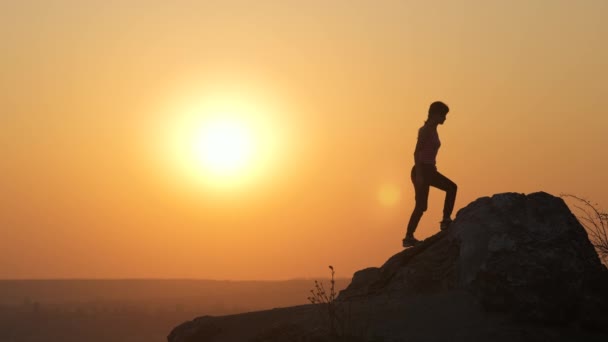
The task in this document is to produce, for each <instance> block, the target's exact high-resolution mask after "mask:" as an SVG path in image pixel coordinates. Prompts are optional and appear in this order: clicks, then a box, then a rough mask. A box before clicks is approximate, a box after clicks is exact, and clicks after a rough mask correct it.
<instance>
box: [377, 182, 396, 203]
mask: <svg viewBox="0 0 608 342" xmlns="http://www.w3.org/2000/svg"><path fill="white" fill-rule="evenodd" d="M378 200H379V201H380V203H382V205H384V206H387V207H392V206H394V205H395V204H397V203H398V202H399V201H400V200H401V191H400V190H399V188H398V187H397V186H396V185H393V184H384V185H382V186H381V187H380V189H378Z"/></svg>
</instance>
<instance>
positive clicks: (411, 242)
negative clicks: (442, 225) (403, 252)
mask: <svg viewBox="0 0 608 342" xmlns="http://www.w3.org/2000/svg"><path fill="white" fill-rule="evenodd" d="M419 243H420V241H419V240H417V239H416V238H415V237H413V236H408V237H406V238H405V239H403V247H413V246H416V245H417V244H419Z"/></svg>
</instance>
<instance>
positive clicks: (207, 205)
mask: <svg viewBox="0 0 608 342" xmlns="http://www.w3.org/2000/svg"><path fill="white" fill-rule="evenodd" d="M607 15H608V2H606V1H603V0H596V1H594V0H586V1H577V2H575V1H557V0H546V1H540V0H539V1H533V2H528V1H510V2H506V1H505V2H498V1H481V0H479V1H472V0H471V1H457V2H456V1H453V2H447V1H382V2H373V1H346V0H344V1H255V2H254V1H244V0H243V1H173V2H164V1H162V2H161V1H92V0H89V1H75V0H74V1H67V0H65V1H53V2H51V1H42V0H40V1H20V2H16V1H11V2H4V3H2V4H1V5H0V41H2V44H3V49H2V51H3V52H2V56H1V57H0V66H1V68H2V69H1V70H2V72H1V73H0V90H1V91H0V103H2V106H3V109H2V112H1V113H0V149H1V150H0V151H1V152H2V160H1V161H0V170H1V173H0V189H2V191H1V192H0V236H1V238H0V278H55V277H61V278H66V277H68V278H74V277H78V278H89V277H92V278H107V277H111V278H113V277H120V278H132V277H137V278H140V277H160V278H170V277H180V278H181V277H194V278H212V279H286V278H295V277H318V276H327V275H328V270H327V265H329V264H332V265H334V266H335V267H336V270H337V273H338V276H351V275H352V273H353V272H354V271H356V270H358V269H362V268H365V267H369V266H378V265H380V264H381V263H383V262H384V261H385V260H386V259H387V258H388V257H389V256H391V255H393V254H394V253H396V252H398V251H400V250H401V247H400V244H401V239H402V238H403V235H404V233H405V226H406V224H407V220H408V218H409V215H410V213H411V210H412V209H413V188H412V186H411V183H410V181H409V171H410V168H411V165H412V163H413V156H412V154H413V149H414V145H415V142H416V133H417V129H418V128H419V127H420V126H421V125H422V123H423V122H424V120H425V118H426V110H427V108H428V105H429V103H430V102H432V101H434V100H443V101H444V102H446V103H447V104H448V105H449V106H450V108H451V112H450V114H449V115H448V118H447V121H446V124H445V125H444V126H441V127H440V128H439V134H440V137H441V140H442V143H443V145H442V147H441V149H440V151H439V156H438V167H439V170H440V171H441V172H442V173H444V174H445V175H447V176H448V177H450V178H451V179H452V180H454V181H455V182H456V183H457V184H458V185H459V193H458V198H457V202H456V210H458V209H459V208H462V207H463V206H465V205H466V204H468V203H469V202H471V201H472V200H474V199H476V198H478V197H481V196H486V195H491V194H494V193H498V192H506V191H513V192H525V193H528V192H534V191H539V190H543V191H547V192H550V193H553V194H556V195H557V194H559V193H562V192H566V193H573V194H577V195H580V196H585V197H587V198H589V199H592V200H593V201H596V202H599V203H600V206H603V208H606V207H608V195H606V190H607V185H606V180H605V177H604V175H605V174H606V171H607V170H608V161H607V159H606V152H605V150H606V147H607V146H608V135H606V134H605V131H606V127H608V110H607V109H606V105H605V103H604V101H605V98H606V94H607V93H606V89H607V84H608V63H606V61H608V46H607V45H606V37H608V22H606V20H605V18H606V16H607ZM219 98H222V99H223V100H222V101H225V102H227V103H229V104H238V105H239V106H240V107H239V108H241V107H242V108H244V109H243V110H244V112H243V113H240V114H241V115H242V116H244V117H245V116H247V117H248V118H249V119H251V120H252V122H255V123H256V124H259V125H260V127H262V126H263V127H264V128H263V129H264V130H263V131H259V132H258V133H257V134H258V136H257V137H256V138H255V139H267V140H268V141H271V140H272V143H271V144H272V149H271V150H269V151H270V152H268V155H269V157H268V158H267V160H265V161H263V162H262V161H261V159H258V160H255V159H254V160H255V162H254V164H255V163H258V164H260V165H257V166H256V171H255V174H254V171H253V168H249V169H243V171H242V176H240V177H241V178H242V179H244V180H246V181H243V182H240V183H239V182H236V183H235V184H224V185H230V186H214V184H212V183H213V182H214V181H213V180H210V179H204V178H205V175H201V174H199V175H197V174H196V173H193V172H189V173H187V172H184V170H183V168H182V169H180V167H178V166H177V165H173V164H174V163H175V161H174V160H175V159H174V158H173V157H174V156H175V154H179V153H180V152H179V151H177V150H176V148H175V147H174V146H173V145H171V138H169V137H171V136H172V134H173V136H175V134H178V135H179V131H175V132H173V131H172V129H174V127H177V126H178V122H180V120H182V119H183V118H184V117H185V115H186V114H185V113H186V112H189V111H190V112H196V109H197V108H201V106H204V105H203V104H202V103H205V101H207V100H209V99H219ZM176 132H178V133H176ZM260 132H262V133H260ZM269 144H270V143H269ZM262 163H263V165H261V164H262ZM258 166H259V167H258ZM248 173H249V174H248ZM381 189H388V190H384V191H385V192H388V194H389V195H390V196H396V195H399V200H398V201H396V202H395V203H389V202H391V201H388V202H383V201H382V200H380V199H379V193H380V192H381V191H383V190H381ZM390 196H389V197H390ZM430 198H431V199H430V202H429V204H430V210H429V211H428V212H427V213H426V214H425V216H424V217H423V219H422V221H421V223H420V226H419V229H418V231H417V236H418V237H419V238H424V237H427V236H429V235H431V234H434V233H435V232H437V230H438V221H439V220H440V218H441V215H440V213H441V205H442V201H443V193H441V192H439V191H437V190H431V194H430ZM393 199H394V198H393Z"/></svg>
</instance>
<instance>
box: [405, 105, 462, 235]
mask: <svg viewBox="0 0 608 342" xmlns="http://www.w3.org/2000/svg"><path fill="white" fill-rule="evenodd" d="M449 111H450V108H448V106H447V105H446V104H445V103H443V102H440V101H437V102H433V103H431V106H430V107H429V114H428V118H427V120H426V121H425V122H424V126H422V127H421V128H420V129H419V130H418V142H417V143H416V150H415V151H414V167H413V168H412V173H411V177H412V183H414V189H415V191H416V207H415V208H414V211H413V212H412V216H411V217H410V221H409V223H408V225H407V233H406V235H405V239H403V247H411V246H414V245H416V244H417V243H418V242H419V241H418V240H417V239H416V238H415V237H414V232H415V231H416V228H417V227H418V222H420V218H421V217H422V214H423V213H424V212H425V211H426V209H427V205H428V199H429V190H430V187H431V186H433V187H435V188H438V189H441V190H443V191H445V202H444V204H443V220H442V221H441V223H440V229H441V230H445V229H447V228H448V227H449V225H450V223H451V222H452V219H451V216H452V211H453V210H454V202H455V200H456V191H457V189H458V187H457V186H456V183H454V182H452V181H451V180H450V179H448V178H447V177H445V176H444V175H442V174H441V173H439V172H438V171H437V166H436V157H437V151H439V147H440V146H441V142H440V141H439V134H438V133H437V126H438V125H443V123H444V122H445V119H446V116H447V115H448V112H449Z"/></svg>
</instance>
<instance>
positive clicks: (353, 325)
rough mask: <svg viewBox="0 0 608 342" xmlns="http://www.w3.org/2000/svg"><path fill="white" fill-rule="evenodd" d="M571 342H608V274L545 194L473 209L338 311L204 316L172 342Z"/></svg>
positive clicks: (356, 287)
mask: <svg viewBox="0 0 608 342" xmlns="http://www.w3.org/2000/svg"><path fill="white" fill-rule="evenodd" d="M328 309H329V310H328ZM332 309H333V311H332ZM329 312H335V313H333V314H330V313H329ZM331 323H333V328H332V324H331ZM573 340H577V341H579V340H584V341H606V340H608V270H607V269H606V267H605V266H604V265H602V264H601V262H600V260H599V258H598V256H597V253H596V252H595V250H594V248H593V246H592V245H591V243H590V242H589V239H588V237H587V234H586V232H585V230H584V228H583V227H582V226H581V225H580V223H579V222H578V221H577V219H576V218H575V217H574V216H573V215H572V213H571V212H570V210H569V209H568V207H567V206H566V205H565V203H564V202H563V201H562V200H561V199H560V198H557V197H554V196H551V195H549V194H546V193H542V192H541V193H534V194H530V195H523V194H515V193H506V194H498V195H494V196H492V197H484V198H480V199H478V200H476V201H474V202H472V203H471V204H469V205H468V206H467V207H465V208H463V209H462V210H460V211H459V212H458V214H457V216H456V219H455V220H454V222H453V224H452V226H451V227H450V229H449V230H448V231H445V232H441V233H439V234H437V235H435V236H433V237H430V238H429V239H427V240H425V241H424V242H423V243H421V244H420V245H418V246H415V247H413V248H409V249H406V250H404V251H403V252H401V253H398V254H396V255H394V256H393V257H391V258H390V259H389V260H388V261H387V262H386V263H385V264H384V265H382V266H381V267H378V268H374V267H372V268H368V269H365V270H362V271H359V272H357V273H356V274H355V276H354V277H353V280H352V282H351V284H350V286H349V287H348V288H347V289H346V290H344V291H342V292H341V293H340V296H339V297H338V300H337V301H336V302H335V303H332V305H331V306H329V307H328V306H327V305H304V306H298V307H291V308H282V309H275V310H269V311H260V312H253V313H244V314H239V315H232V316H222V317H201V318H197V319H195V320H193V321H190V322H186V323H184V324H182V325H180V326H178V327H176V328H175V329H174V330H173V331H172V332H171V334H170V335H169V336H168V341H169V342H206V341H214V342H228V341H254V342H261V341H268V342H282V341H286V342H287V341H292V342H297V341H319V342H321V341H376V342H380V341H382V342H389V341H395V342H397V341H467V342H469V341H573Z"/></svg>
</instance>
